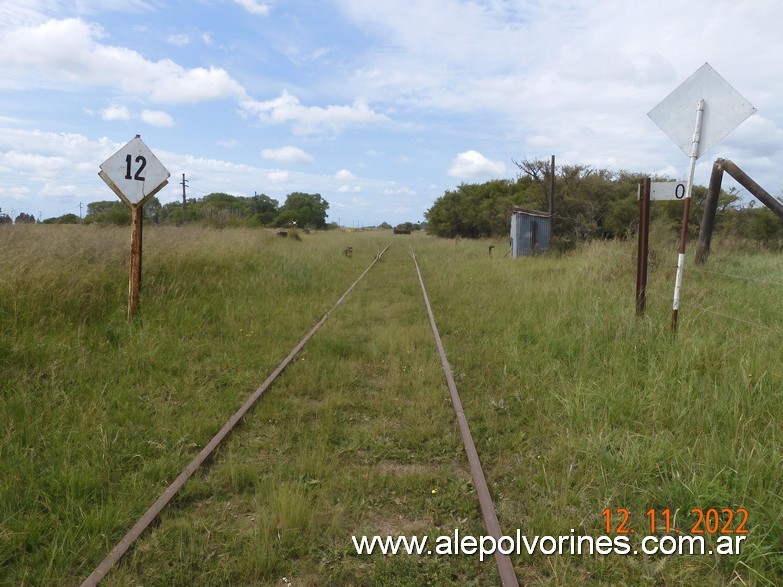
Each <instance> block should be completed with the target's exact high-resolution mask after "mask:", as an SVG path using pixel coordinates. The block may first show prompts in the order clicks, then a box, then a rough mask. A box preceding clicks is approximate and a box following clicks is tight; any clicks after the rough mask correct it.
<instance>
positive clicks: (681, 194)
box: [636, 177, 686, 316]
mask: <svg viewBox="0 0 783 587" xmlns="http://www.w3.org/2000/svg"><path fill="white" fill-rule="evenodd" d="M685 190H686V182H684V181H651V180H650V178H649V177H645V178H644V179H643V180H642V182H641V183H640V184H639V246H638V252H637V255H636V314H637V316H644V309H645V306H646V304H647V261H648V258H649V256H650V245H649V240H650V201H652V200H683V199H684V198H685Z"/></svg>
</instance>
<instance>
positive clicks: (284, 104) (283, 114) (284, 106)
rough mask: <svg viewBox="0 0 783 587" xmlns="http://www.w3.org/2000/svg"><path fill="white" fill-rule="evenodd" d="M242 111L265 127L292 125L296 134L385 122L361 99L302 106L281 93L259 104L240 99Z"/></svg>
mask: <svg viewBox="0 0 783 587" xmlns="http://www.w3.org/2000/svg"><path fill="white" fill-rule="evenodd" d="M240 107H241V108H242V111H243V112H244V113H245V114H247V115H252V116H256V117H258V119H259V120H260V121H261V122H264V123H267V124H274V123H277V124H285V123H293V124H294V130H295V132H298V133H300V134H309V133H315V132H319V131H323V130H332V131H337V130H340V129H342V128H344V127H346V126H352V125H365V124H372V123H380V122H388V118H386V116H384V115H383V114H379V113H377V112H375V111H373V110H372V109H371V108H370V107H369V106H368V105H367V102H366V101H365V100H363V99H361V98H359V99H357V100H355V101H354V102H353V104H351V105H350V106H327V107H326V108H322V107H320V106H303V105H302V103H301V102H300V101H299V98H297V97H296V96H293V95H291V94H289V93H288V92H287V91H283V92H282V93H281V94H280V97H279V98H274V99H272V100H267V101H265V102H260V101H257V100H242V101H241V102H240Z"/></svg>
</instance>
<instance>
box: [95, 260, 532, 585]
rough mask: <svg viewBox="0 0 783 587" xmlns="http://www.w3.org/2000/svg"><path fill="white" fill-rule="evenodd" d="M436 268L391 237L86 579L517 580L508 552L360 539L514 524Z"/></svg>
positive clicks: (493, 531) (490, 530) (495, 530)
mask: <svg viewBox="0 0 783 587" xmlns="http://www.w3.org/2000/svg"><path fill="white" fill-rule="evenodd" d="M387 249H388V247H387ZM379 261H380V262H379ZM425 282H426V276H422V274H421V272H420V271H419V268H418V264H417V263H416V259H415V257H414V256H412V255H411V256H409V255H408V254H407V253H406V252H405V251H404V250H403V249H401V248H400V247H392V248H391V249H389V250H388V252H387V250H386V249H384V251H383V252H381V251H380V249H379V251H378V255H377V256H376V259H375V261H373V263H372V264H371V265H370V266H369V267H367V268H366V269H365V270H364V272H363V273H361V276H360V277H359V278H358V279H357V280H356V282H354V284H353V285H352V286H351V288H349V289H348V291H346V292H345V294H343V296H342V297H341V298H340V300H339V301H338V302H337V304H336V305H335V306H334V307H333V308H332V310H330V311H329V312H327V314H325V315H324V316H323V318H322V319H321V320H320V321H319V322H318V323H317V324H316V325H315V326H314V327H313V329H312V330H310V331H309V332H308V333H307V334H306V335H305V336H304V338H303V339H302V340H301V341H300V343H299V344H298V345H296V346H295V347H294V349H293V350H292V351H291V352H290V353H289V354H288V356H287V357H286V358H285V359H284V360H283V362H281V364H280V365H279V366H278V367H277V368H276V369H275V370H274V371H273V372H272V374H270V375H269V377H268V378H267V379H266V381H265V382H264V383H263V384H262V385H261V387H259V388H258V389H257V390H256V391H255V393H253V394H252V395H251V396H250V397H249V398H248V400H247V402H245V404H244V405H243V406H242V407H241V408H240V409H239V410H238V411H237V412H236V413H235V414H234V416H233V417H232V418H231V419H230V420H229V422H227V423H226V425H225V426H224V427H223V428H222V429H221V430H220V431H219V432H218V434H216V435H215V436H214V437H213V438H212V440H211V441H210V442H209V443H208V444H207V445H206V446H205V448H204V449H203V450H202V451H201V452H200V453H199V454H198V455H196V457H195V458H194V459H193V460H192V461H191V463H190V464H189V465H188V466H187V467H186V468H185V470H184V471H183V472H182V473H181V474H180V475H179V477H178V478H177V479H176V480H174V481H173V482H172V483H171V485H170V486H169V487H168V488H167V489H166V490H165V491H164V493H163V494H162V495H160V496H157V498H156V499H155V500H154V501H153V503H152V505H151V506H150V508H149V509H148V510H147V511H146V512H144V513H140V517H139V519H138V521H136V522H135V524H129V530H128V532H127V533H126V534H125V536H124V537H122V538H121V539H120V540H119V542H116V544H112V548H111V549H110V551H109V552H108V553H107V557H106V559H104V561H102V563H101V564H100V565H99V566H98V567H97V568H96V569H95V570H94V571H93V572H92V574H90V576H89V577H88V578H87V579H85V580H84V582H83V585H85V586H86V585H95V584H97V583H98V582H99V581H101V580H102V579H103V578H104V577H105V580H104V583H105V584H122V585H124V584H129V585H136V584H142V583H143V584H145V585H146V584H167V585H173V584H182V585H186V584H187V585H199V584H203V585H215V584H269V585H276V584H292V583H293V584H301V585H319V584H372V583H376V584H383V579H384V577H385V576H386V575H387V574H388V576H389V577H397V578H398V579H399V578H400V577H403V579H405V580H406V581H408V582H407V583H405V584H455V585H456V584H465V583H468V582H473V583H475V584H481V585H483V584H498V585H504V586H508V585H516V584H517V580H516V577H515V575H514V570H513V567H512V564H511V561H510V559H509V558H508V557H506V556H503V555H496V565H497V566H494V565H490V564H489V563H487V562H484V563H483V564H482V563H480V562H479V560H478V557H449V556H444V557H435V556H431V557H427V556H423V557H408V556H406V555H399V557H391V558H390V559H381V561H380V562H378V556H379V555H377V554H376V555H373V556H358V555H356V554H355V553H351V552H350V549H351V546H352V542H351V538H352V536H372V535H416V534H418V535H427V534H442V533H448V532H451V531H453V530H454V529H455V528H457V529H460V530H462V531H463V532H464V533H465V534H472V535H476V536H478V535H485V534H490V535H493V536H495V537H499V535H500V533H501V530H500V526H499V523H498V520H497V516H496V514H495V510H494V505H493V503H492V500H491V497H490V492H489V489H488V487H487V485H486V480H485V475H484V473H483V471H482V469H481V465H480V461H479V455H478V453H477V451H476V448H475V446H473V442H472V437H471V434H470V429H469V424H468V420H467V418H466V417H465V413H464V411H463V409H462V405H461V401H460V397H459V391H458V390H457V386H456V384H455V382H454V378H453V376H452V375H451V371H450V367H449V365H448V359H447V353H446V352H445V349H444V347H443V344H442V342H441V339H440V335H439V334H438V332H437V326H436V319H435V318H436V316H435V314H437V309H435V312H433V310H432V308H431V306H430V303H429V299H428V296H427V293H426V289H425ZM349 294H350V295H349ZM341 302H344V303H342V305H341ZM327 318H328V320H327ZM322 326H323V328H321V327H322ZM319 328H320V331H319ZM317 331H318V334H317V335H316V332H317ZM433 334H434V337H435V342H433ZM311 339H312V340H311ZM438 351H439V352H440V355H439V354H438ZM292 363H293V365H291V364H292ZM289 365H291V366H290V367H289ZM287 367H288V369H287V370H286V368H287ZM284 370H286V371H285V373H283V371H284ZM444 372H445V374H446V376H445V380H444ZM265 393H266V397H264V401H261V402H258V405H255V404H256V402H257V401H258V400H259V398H261V396H262V395H264V394H265ZM254 406H255V407H254ZM234 428H236V430H235V431H234ZM466 455H467V456H466ZM208 459H211V461H210V465H209V466H207V467H203V468H199V467H200V466H201V465H202V464H203V463H205V462H206V461H207V460H208ZM151 501H152V500H151ZM370 567H372V570H368V569H369V568H370ZM368 573H369V577H370V581H368V580H367V578H368ZM406 574H407V575H409V577H407V579H406ZM387 584H395V583H394V582H389V583H387Z"/></svg>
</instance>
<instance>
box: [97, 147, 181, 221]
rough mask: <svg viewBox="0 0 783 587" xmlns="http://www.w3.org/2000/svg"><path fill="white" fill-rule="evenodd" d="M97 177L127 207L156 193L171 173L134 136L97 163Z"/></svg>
mask: <svg viewBox="0 0 783 587" xmlns="http://www.w3.org/2000/svg"><path fill="white" fill-rule="evenodd" d="M98 175H100V176H101V179H103V181H105V182H106V183H107V184H108V186H109V187H110V188H111V189H112V190H113V191H114V193H115V194H117V195H118V196H119V197H120V199H121V200H122V201H123V202H125V203H126V204H127V205H128V206H129V207H133V206H137V205H138V204H140V203H142V202H143V201H144V200H146V199H147V198H149V197H151V196H154V195H155V194H156V193H158V192H159V191H160V190H161V189H162V188H163V187H164V186H165V185H166V184H167V183H168V179H169V176H170V175H171V174H170V173H169V172H168V170H167V169H166V168H165V167H163V164H162V163H161V162H160V161H159V160H158V158H157V157H155V155H154V154H153V153H152V151H150V150H149V148H148V147H147V145H145V144H144V142H143V141H142V140H141V137H139V136H136V138H134V139H132V140H131V141H130V142H129V143H128V144H127V145H125V146H124V147H123V148H122V149H120V150H119V151H117V152H116V153H115V154H114V155H112V156H111V157H109V158H108V159H107V160H106V161H104V162H103V163H102V164H101V170H100V172H99V173H98Z"/></svg>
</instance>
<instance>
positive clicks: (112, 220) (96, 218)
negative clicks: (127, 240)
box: [84, 200, 131, 226]
mask: <svg viewBox="0 0 783 587" xmlns="http://www.w3.org/2000/svg"><path fill="white" fill-rule="evenodd" d="M84 221H85V223H87V224H92V223H97V224H116V225H119V226H123V225H130V223H131V211H130V208H128V207H127V206H126V205H125V204H124V203H123V202H122V201H120V200H104V201H99V202H90V203H89V204H87V215H86V216H85V217H84Z"/></svg>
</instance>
